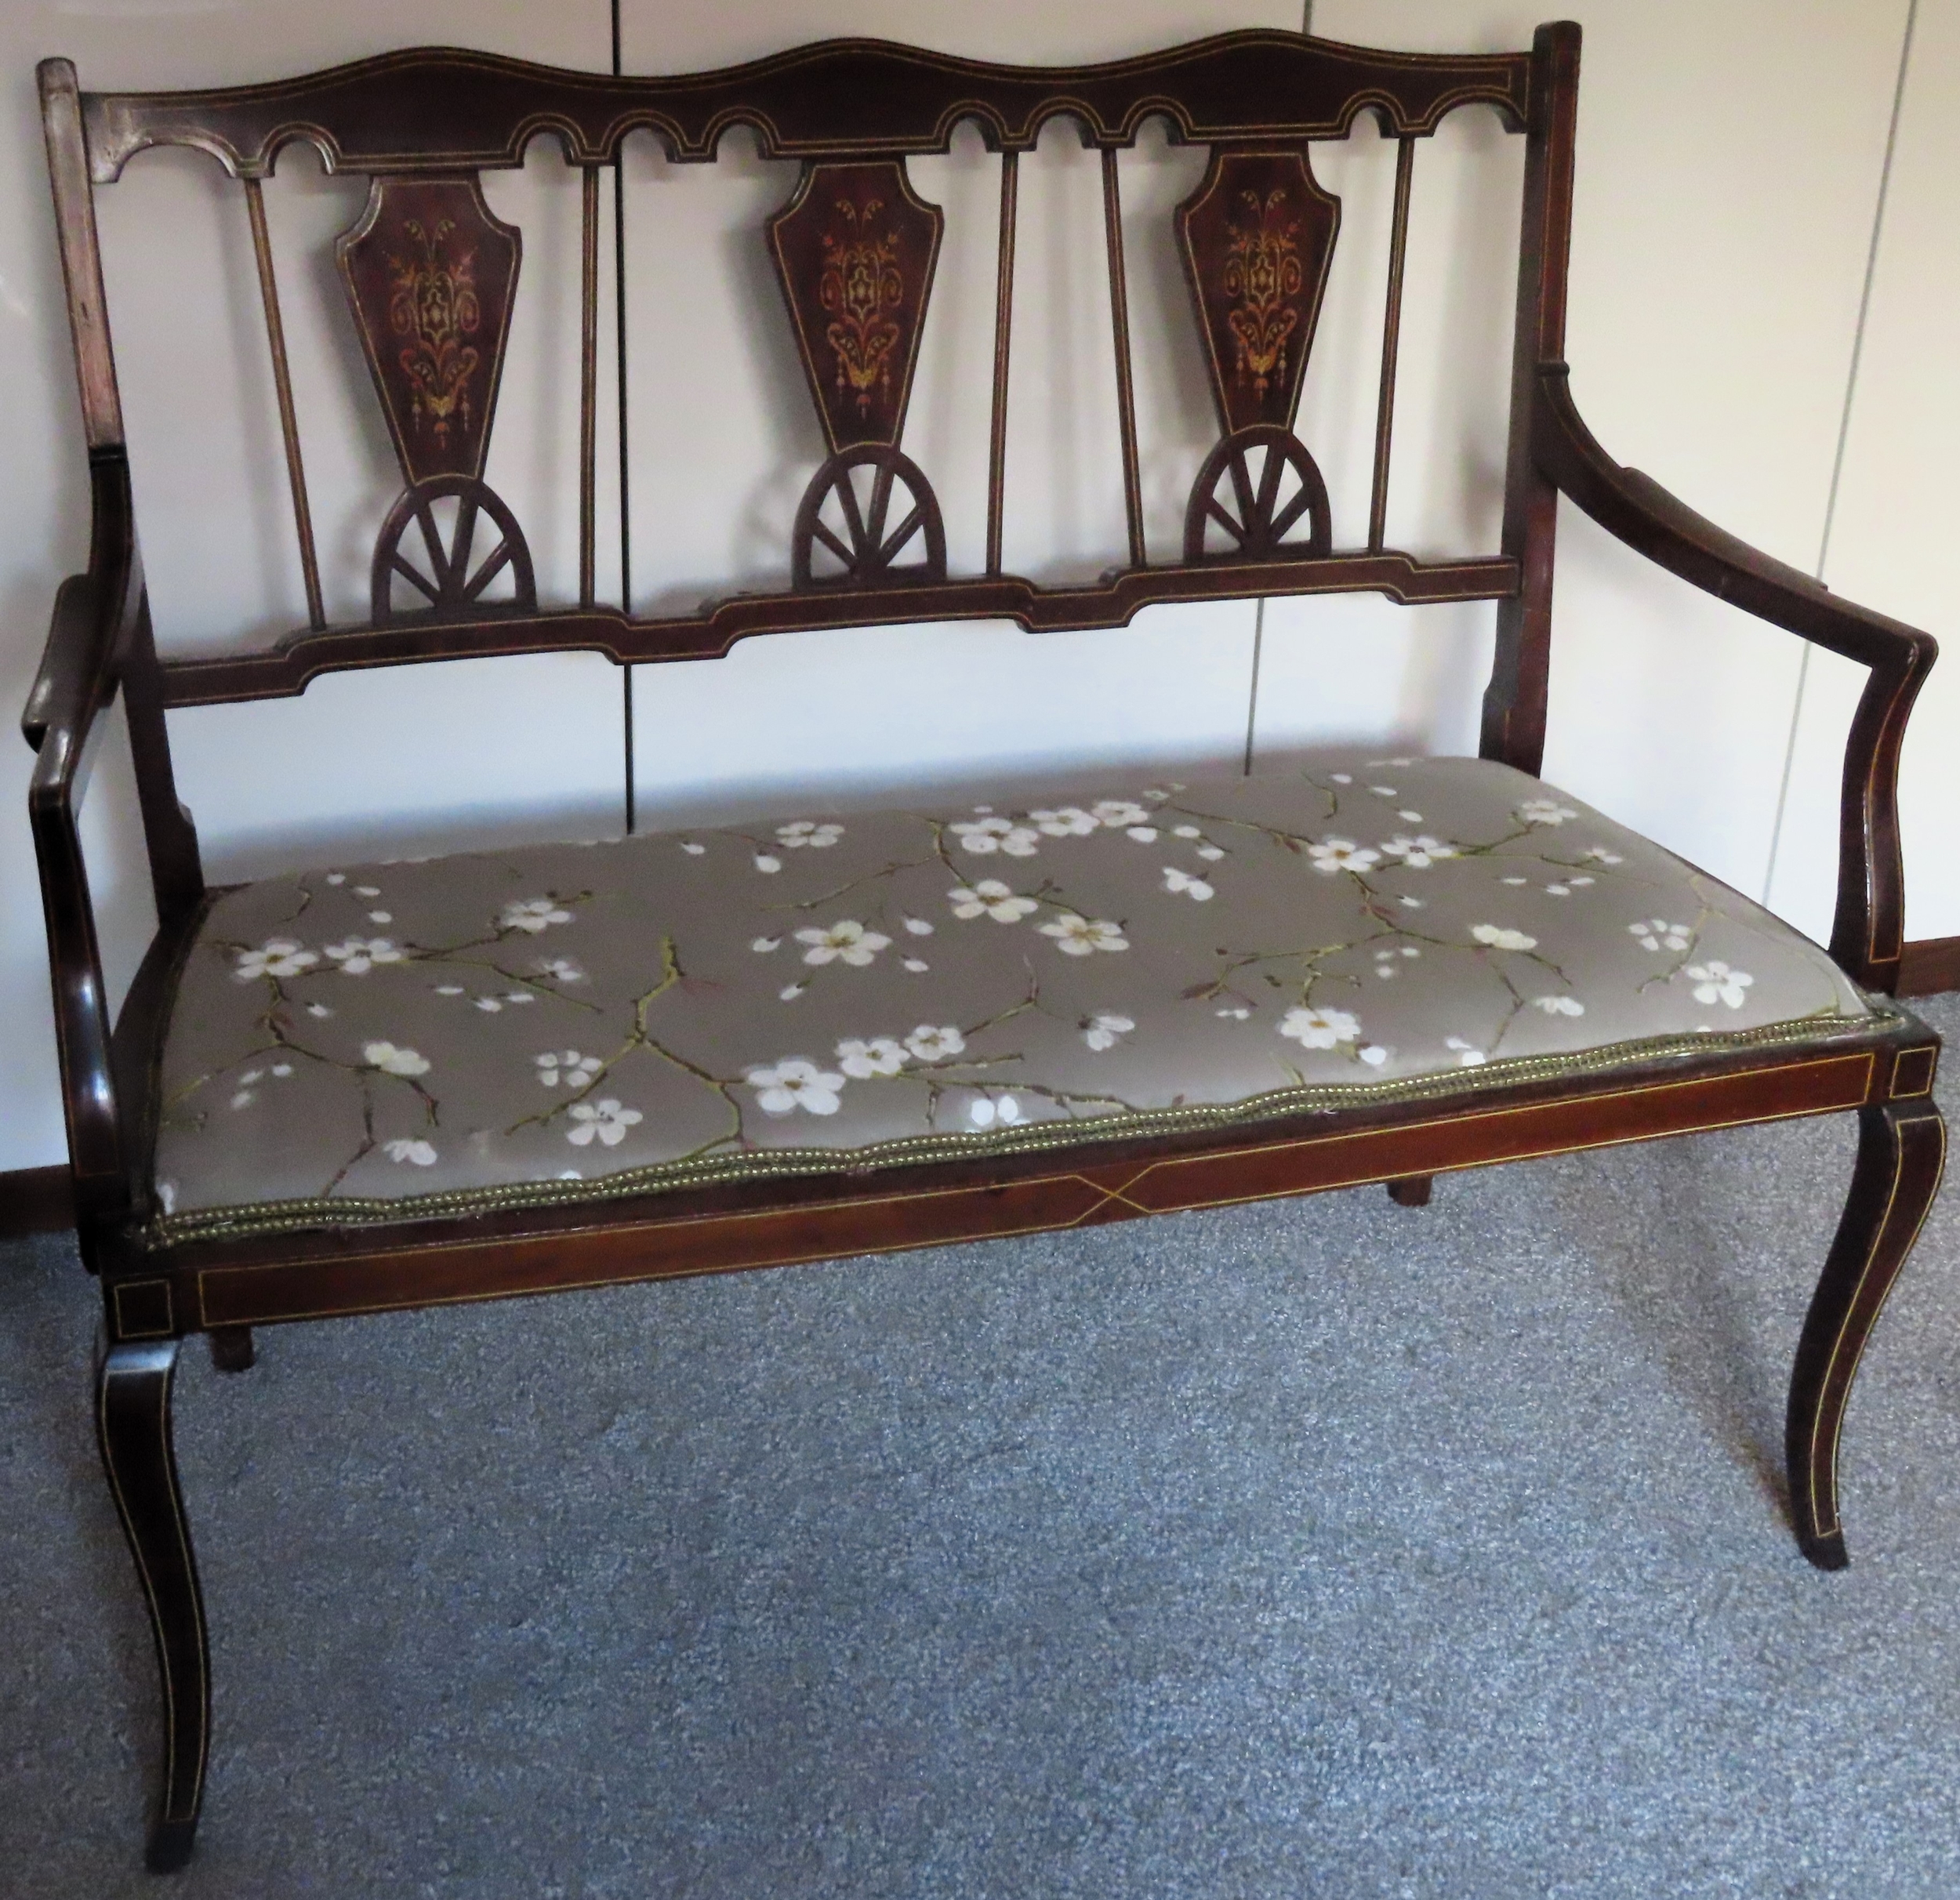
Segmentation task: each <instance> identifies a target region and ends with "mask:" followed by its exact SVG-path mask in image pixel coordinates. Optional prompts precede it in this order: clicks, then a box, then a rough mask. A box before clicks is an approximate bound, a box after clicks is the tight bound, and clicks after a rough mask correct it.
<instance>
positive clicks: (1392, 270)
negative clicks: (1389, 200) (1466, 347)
mask: <svg viewBox="0 0 1960 1900" xmlns="http://www.w3.org/2000/svg"><path fill="white" fill-rule="evenodd" d="M1415 163H1416V142H1415V140H1414V139H1410V138H1405V139H1403V140H1401V141H1400V142H1399V144H1398V145H1397V147H1396V202H1395V216H1394V219H1393V221H1392V224H1391V226H1390V228H1389V234H1388V299H1387V308H1386V310H1385V312H1384V313H1383V316H1382V319H1381V395H1380V396H1379V397H1378V398H1377V401H1376V404H1375V417H1374V488H1373V490H1372V491H1371V493H1370V496H1369V500H1368V552H1369V553H1370V554H1379V553H1381V548H1382V538H1383V536H1384V535H1385V534H1386V532H1387V531H1388V451H1389V445H1390V441H1391V439H1392V437H1393V435H1394V433H1395V413H1396V357H1398V356H1399V354H1401V349H1402V277H1403V263H1404V261H1405V260H1406V256H1407V254H1408V248H1409V186H1410V180H1411V179H1413V178H1414V175H1415Z"/></svg>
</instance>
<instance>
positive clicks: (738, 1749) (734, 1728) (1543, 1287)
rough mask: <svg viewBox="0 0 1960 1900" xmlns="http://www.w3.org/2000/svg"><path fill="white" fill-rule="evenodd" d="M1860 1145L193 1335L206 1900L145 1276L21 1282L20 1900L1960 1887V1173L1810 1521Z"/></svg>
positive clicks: (190, 1436)
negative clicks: (177, 1650)
mask: <svg viewBox="0 0 1960 1900" xmlns="http://www.w3.org/2000/svg"><path fill="white" fill-rule="evenodd" d="M1926 1013H1928V1015H1929V1017H1932V1018H1933V1020H1934V1021H1936V1022H1937V1023H1939V1024H1940V1026H1941V1027H1942V1028H1944V1030H1945V1031H1946V1032H1947V1033H1948V1034H1949V1035H1951V1034H1953V1033H1954V1032H1956V1031H1960V1003H1955V1000H1954V999H1940V1000H1937V1001H1936V1002H1935V1003H1933V1004H1932V1005H1931V1006H1929V1007H1928V1010H1927V1012H1926ZM1956 1086H1960V1085H1956ZM1956 1099H1960V1097H1956V1095H1955V1091H1954V1090H1951V1089H1950V1090H1949V1091H1948V1100H1949V1104H1951V1103H1952V1102H1953V1101H1954V1100H1956ZM1950 1111H1951V1108H1950ZM1849 1166H1850V1124H1849V1122H1846V1121H1843V1120H1841V1119H1834V1120H1832V1121H1830V1122H1817V1123H1809V1124H1805V1125H1798V1126H1787V1127H1783V1128H1776V1129H1755V1130H1751V1131H1747V1132H1744V1133H1737V1134H1730V1135H1723V1136H1714V1137H1695V1138H1693V1139H1690V1140H1682V1141H1677V1142H1671V1143H1667V1144H1658V1145H1656V1146H1653V1147H1652V1148H1645V1149H1639V1150H1631V1151H1629V1150H1621V1151H1618V1152H1617V1153H1612V1154H1606V1155H1593V1156H1589V1157H1584V1158H1569V1159H1566V1160H1561V1161H1557V1162H1542V1163H1533V1164H1530V1165H1527V1166H1516V1167H1512V1168H1509V1169H1501V1170H1497V1171H1492V1172H1489V1173H1483V1174H1481V1175H1476V1176H1462V1177H1454V1178H1453V1179H1450V1180H1445V1181H1443V1182H1440V1183H1439V1184H1438V1188H1437V1193H1436V1203H1435V1205H1434V1206H1432V1207H1431V1208H1429V1209H1427V1210H1426V1211H1421V1212H1417V1211H1413V1210H1407V1209H1400V1208H1398V1207H1396V1206H1393V1205H1392V1203H1391V1202H1389V1200H1388V1197H1387V1196H1386V1195H1385V1194H1383V1193H1382V1192H1381V1191H1380V1190H1379V1189H1374V1190H1370V1191H1356V1192H1353V1193H1348V1194H1342V1195H1327V1196H1323V1197H1321V1198H1318V1199H1316V1200H1312V1201H1305V1202H1294V1203H1291V1204H1287V1205H1279V1206H1265V1207H1254V1208H1247V1209H1236V1210H1232V1211H1229V1212H1225V1213H1217V1214H1210V1215H1203V1216H1191V1217H1181V1218H1176V1219H1170V1220H1158V1221H1153V1222H1142V1223H1138V1224H1134V1225H1131V1226H1127V1227H1105V1228H1101V1229H1098V1230H1096V1231H1093V1232H1090V1233H1086V1234H1080V1235H1067V1236H1062V1237H1055V1238H1039V1239H1033V1240H1027V1241H1017V1242H1000V1243H996V1244H989V1245H987V1246H978V1247H972V1248H967V1249H959V1250H946V1251H941V1252H934V1253H920V1254H914V1255H911V1256H898V1257H895V1258H888V1259H882V1260H858V1261H853V1262H848V1263H845V1264H840V1265H837V1266H833V1267H828V1268H822V1269H804V1268H793V1269H789V1270H787V1271H781V1272H775V1273H764V1274H755V1275H746V1276H743V1277H741V1278H729V1279H725V1280H718V1281H717V1280H709V1281H699V1282H691V1283H688V1284H681V1285H669V1286H665V1287H659V1288H647V1289H628V1290H624V1291H617V1292H610V1293H594V1294H581V1295H576V1296H571V1297H568V1298H562V1299H558V1300H547V1301H543V1302H537V1303H531V1304H510V1305H506V1306H503V1307H485V1308H481V1309H476V1310H459V1311H447V1312H442V1313H438V1314H433V1315H421V1316H415V1315H410V1316H403V1317H397V1318H381V1319H370V1320H363V1321H358V1322H347V1323H345V1324H342V1325H335V1326H323V1327H314V1328H310V1329H301V1330H296V1331H289V1332H277V1331H275V1332H272V1333H265V1334H262V1335H261V1336H260V1353H261V1358H260V1365H259V1366H258V1368H257V1369H256V1370H255V1371H253V1372H251V1373H249V1374H248V1375H246V1376H243V1377H240V1378H221V1377H220V1376H218V1375H217V1374H216V1373H214V1372H212V1370H211V1369H210V1366H209V1362H208V1361H207V1360H206V1359H205V1358H204V1356H203V1355H202V1354H201V1353H193V1354H187V1356H186V1362H185V1369H184V1371H183V1373H182V1374H181V1375H180V1380H179V1388H178V1419H179V1448H180V1456H181V1458H182V1460H183V1467H184V1478H185V1482H186V1485H187V1491H188V1493H189V1497H190V1502H191V1513H192V1517H193V1521H194V1527H195V1528H196V1531H197V1533H198V1537H199V1539H200V1557H201V1563H202V1565H203V1570H204V1578H205V1592H206V1597H207V1601H208V1604H209V1611H210V1614H211V1619H212V1650H213V1663H214V1669H215V1675H216V1723H217V1728H216V1745H215V1749H214V1753H213V1756H212V1771H211V1780H210V1785H209V1795H208V1798H207V1800H206V1804H205V1820H204V1825H203V1830H202V1835H201V1842H200V1845H199V1849H198V1858H197V1859H196V1860H195V1861H194V1863H193V1864H192V1866H191V1869H190V1870H189V1871H188V1873H186V1874H184V1875H183V1876H179V1877H178V1878H177V1880H176V1883H175V1885H174V1887H170V1886H165V1885H162V1884H158V1883H157V1882H155V1881H154V1880H151V1879H150V1878H148V1877H147V1876H143V1874H142V1873H140V1872H139V1871H138V1868H139V1856H140V1815H141V1812H142V1810H143V1804H144V1800H145V1797H146V1793H147V1788H148V1786H149V1778H150V1775H151V1772H152V1765H153V1764H152V1760H151V1757H152V1751H153V1750H154V1746H155V1735H156V1721H157V1717H156V1711H155V1708H154V1695H155V1690H154V1679H153V1676H152V1673H151V1659H150V1654H149V1641H148V1637H147V1631H146V1630H145V1627H144V1626H143V1622H142V1619H141V1613H140V1608H139V1605H138V1601H137V1595H136V1585H135V1582H134V1579H133V1575H132V1572H131V1570H130V1568H129V1561H128V1559H127V1557H126V1556H125V1554H124V1550H123V1548H122V1542H121V1539H120V1536H119V1535H118V1531H117V1529H116V1526H115V1523H114V1517H113V1514H112V1512H111V1507H110V1504H109V1502H108V1499H107V1494H106V1492H105V1491H104V1489H103V1485H102V1482H101V1480H100V1474H99V1471H98V1469H97V1467H96V1462H95V1453H94V1448H93V1441H92V1440H91V1438H90V1435H89V1408H88V1398H87V1380H88V1362H89V1350H90V1340H91V1334H92V1332H93V1326H94V1312H93V1307H92V1302H91V1292H92V1289H91V1287H90V1286H89V1283H88V1282H86V1281H85V1278H84V1276H83V1275H82V1273H81V1271H79V1269H78V1267H77V1266H76V1265H75V1263H74V1260H73V1258H72V1256H71V1254H70V1253H69V1252H68V1251H67V1249H66V1247H65V1246H63V1245H59V1244H56V1243H53V1242H47V1243H43V1244H41V1245H38V1246H16V1247H14V1248H13V1249H8V1250H5V1251H4V1252H0V1300H4V1303H5V1309H6V1310H5V1315H4V1318H0V1627H4V1630H5V1636H6V1640H5V1645H4V1648H0V1715H3V1717H4V1743H3V1744H0V1746H4V1748H5V1753H6V1757H7V1761H8V1768H9V1774H8V1778H7V1786H6V1788H5V1799H4V1800H0V1889H4V1891H6V1892H8V1893H10V1894H18V1895H34V1896H36V1897H37V1900H67V1896H78V1897H79V1896H87V1900H108V1897H110V1896H114V1895H124V1894H143V1893H151V1894H154V1893H158V1892H169V1891H176V1892H179V1893H181V1894H183V1895H187V1896H191V1895H195V1896H204V1895H212V1896H218V1895H223V1896H227V1897H230V1896H240V1897H243V1896H250V1897H251V1900H278V1896H283V1895H334V1896H353V1897H358V1900H368V1897H370V1896H372V1897H379V1896H390V1897H392V1896H404V1897H407V1896H423V1895H436V1896H441V1897H443V1900H449V1897H450V1896H456V1897H458V1900H462V1897H464V1896H467V1897H468V1900H501V1897H503V1896H506V1895H507V1896H513V1897H520V1896H521V1900H547V1897H551V1900H599V1897H600V1896H605V1897H607V1900H613V1897H615V1896H616V1897H618V1900H646V1897H649V1896H669V1895H701V1896H724V1895H728V1896H742V1897H743V1900H748V1897H749V1896H763V1895H768V1896H777V1895H788V1896H803V1895H811V1896H815V1895H824V1896H833V1895H834V1896H839V1897H844V1896H848V1897H849V1900H873V1897H874V1896H886V1895H974V1896H982V1895H984V1896H996V1895H998V1896H1008V1895H1012V1896H1015V1897H1016V1900H1022V1897H1023V1896H1047V1895H1109V1896H1118V1895H1120V1896H1124V1897H1125V1900H1129V1897H1131V1896H1149V1897H1151V1900H1159V1897H1168V1896H1183V1895H1190V1896H1193V1897H1198V1896H1202V1897H1203V1900H1214V1897H1219V1896H1232V1895H1260V1896H1268V1895H1272V1896H1290V1895H1338V1896H1343V1897H1345V1896H1349V1895H1355V1896H1372V1895H1385V1896H1401V1895H1419V1896H1424V1897H1425V1900H1426V1897H1428V1896H1432V1895H1436V1896H1447V1897H1449V1900H1474V1897H1479V1896H1484V1895H1490V1896H1505V1897H1508V1896H1514V1895H1531V1896H1534V1897H1536V1896H1554V1895H1629V1896H1632V1895H1638V1896H1642V1900H1648V1897H1650V1896H1656V1895H1675V1894H1679V1895H1697V1896H1699V1895H1732V1894H1733V1895H1749V1896H1758V1895H1776V1896H1780V1897H1781V1896H1788V1897H1792V1900H1794V1897H1795V1896H1803V1897H1805V1900H1817V1897H1821V1896H1824V1895H1842V1896H1845V1897H1846V1900H1879V1897H1884V1900H1907V1897H1908V1896H1920V1895H1925V1896H1929V1897H1930V1896H1940V1900H1950V1897H1951V1895H1955V1893H1960V1565H1956V1557H1960V1362H1957V1361H1956V1356H1955V1322H1956V1320H1960V1284H1956V1277H1955V1267H1956V1264H1960V1202H1955V1200H1954V1199H1953V1198H1951V1196H1950V1198H1948V1199H1947V1201H1946V1202H1944V1204H1943V1205H1942V1206H1940V1208H1938V1209H1936V1210H1935V1213H1934V1216H1933V1220H1932V1222H1931V1224H1929V1227H1928V1229H1927V1231H1926V1236H1925V1238H1924V1239H1923V1240H1922V1243H1921V1245H1920V1247H1919V1249H1918V1253H1917V1255H1916V1256H1915V1259H1914V1260H1913V1262H1912V1263H1911V1266H1910V1267H1909V1268H1908V1271H1907V1276H1906V1278H1904V1280H1903V1281H1902V1282H1901V1284H1900V1289H1899V1291H1898V1293H1897V1294H1896V1296H1895V1298H1894V1300H1893V1304H1892V1307H1891V1308H1890V1310H1889V1312H1888V1314H1886V1319H1885V1321H1884V1323H1883V1325H1882V1327H1881V1329H1880V1331H1879V1333H1878V1336H1877V1338H1876V1340H1875V1343H1874V1345H1873V1347H1872V1350H1871V1353H1870V1354H1869V1355H1868V1357H1867V1361H1866V1364H1865V1367H1864V1373H1863V1376H1862V1379H1861V1382H1860V1387H1859V1389H1858V1393H1857V1398H1855V1400H1854V1401H1853V1408H1852V1412H1851V1417H1850V1421H1849V1426H1848V1428H1847V1430H1846V1441H1845V1453H1844V1478H1845V1485H1846V1521H1847V1527H1848V1530H1849V1536H1850V1539H1851V1545H1852V1560H1853V1567H1852V1568H1851V1569H1850V1570H1849V1572H1846V1574H1844V1575H1839V1576H1835V1577H1827V1576H1823V1575H1818V1574H1817V1573H1816V1572H1813V1571H1812V1570H1811V1569H1810V1568H1809V1567H1808V1566H1807V1565H1805V1564H1804V1563H1803V1561H1802V1560H1801V1558H1799V1557H1798V1555H1797V1553H1796V1550H1795V1545H1794V1544H1793V1543H1792V1542H1791V1539H1790V1536H1789V1534H1788V1530H1787V1529H1786V1528H1785V1526H1784V1521H1783V1518H1782V1515H1781V1510H1780V1502H1779V1491H1780V1477H1779V1475H1778V1470H1777V1467H1778V1465H1779V1463H1780V1442H1781V1418H1782V1402H1783V1384H1784V1377H1785V1376H1786V1372H1787V1369H1788V1358H1789V1354H1790V1352H1791V1347H1792V1345H1793V1343H1794V1341H1795V1334H1796V1329H1797V1325H1798V1320H1799V1318H1800V1316H1801V1314H1802V1308H1803V1304H1804V1301H1805V1300H1806V1296H1807V1293H1808V1291H1809V1285H1810V1284H1811V1282H1812V1281H1813V1279H1814V1277H1815V1275H1816V1273H1817V1268H1818V1267H1819V1266H1820V1264H1821V1261H1822V1259H1823V1255H1824V1246H1825V1242H1826V1240H1827V1238H1828V1233H1829V1230H1830V1227H1831V1224H1832V1223H1833V1222H1834V1221H1835V1218H1836V1214H1837V1209H1838V1205H1839V1202H1840V1200H1841V1197H1842V1192H1843V1188H1844V1185H1845V1184H1846V1180H1848V1178H1849Z"/></svg>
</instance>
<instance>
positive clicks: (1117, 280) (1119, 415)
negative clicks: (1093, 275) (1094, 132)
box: [1102, 146, 1147, 567]
mask: <svg viewBox="0 0 1960 1900" xmlns="http://www.w3.org/2000/svg"><path fill="white" fill-rule="evenodd" d="M1102 223H1103V229H1104V231H1105V236H1106V238H1107V241H1108V244H1109V322H1110V328H1111V329H1112V331H1113V332H1114V333H1115V341H1116V420H1117V422H1118V425H1119V426H1120V428H1121V430H1122V431H1123V513H1124V516H1125V517H1126V518H1127V520H1128V522H1129V527H1130V565H1131V567H1142V566H1143V565H1144V564H1145V560H1146V559H1147V556H1146V553H1145V548H1144V545H1143V477H1142V471H1141V470H1140V469H1139V467H1138V462H1137V393H1136V389H1135V386H1134V384H1133V383H1132V381H1131V375H1130V292H1129V287H1128V284H1127V280H1126V278H1125V276H1124V274H1123V198H1122V194H1121V192H1120V190H1119V189H1118V187H1117V183H1116V148H1115V147H1113V146H1105V147H1104V148H1103V154H1102Z"/></svg>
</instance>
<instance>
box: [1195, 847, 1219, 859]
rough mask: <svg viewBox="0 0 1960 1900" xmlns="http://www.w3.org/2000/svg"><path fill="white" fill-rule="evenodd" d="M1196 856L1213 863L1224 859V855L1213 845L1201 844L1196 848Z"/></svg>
mask: <svg viewBox="0 0 1960 1900" xmlns="http://www.w3.org/2000/svg"><path fill="white" fill-rule="evenodd" d="M1198 855H1199V856H1200V858H1204V859H1206V860H1207V861H1216V860H1218V858H1222V857H1224V856H1225V853H1224V852H1223V851H1222V850H1220V849H1219V848H1218V846H1217V845H1215V844H1201V845H1200V846H1199V847H1198Z"/></svg>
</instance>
